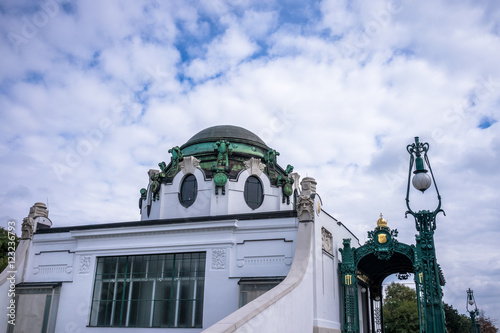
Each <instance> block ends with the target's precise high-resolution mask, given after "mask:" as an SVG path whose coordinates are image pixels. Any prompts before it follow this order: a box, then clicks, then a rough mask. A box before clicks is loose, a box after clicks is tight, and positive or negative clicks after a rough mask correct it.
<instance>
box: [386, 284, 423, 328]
mask: <svg viewBox="0 0 500 333" xmlns="http://www.w3.org/2000/svg"><path fill="white" fill-rule="evenodd" d="M385 291H386V294H385V299H384V307H383V311H384V326H385V332H386V333H418V332H419V323H418V308H417V294H416V292H415V290H413V289H411V288H410V287H407V286H405V285H403V284H399V283H395V282H392V283H391V284H390V285H389V286H388V287H387V288H386V290H385Z"/></svg>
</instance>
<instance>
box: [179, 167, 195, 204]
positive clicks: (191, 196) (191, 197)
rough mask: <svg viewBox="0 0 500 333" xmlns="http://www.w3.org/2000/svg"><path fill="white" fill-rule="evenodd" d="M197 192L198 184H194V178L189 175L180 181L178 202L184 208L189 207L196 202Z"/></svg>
mask: <svg viewBox="0 0 500 333" xmlns="http://www.w3.org/2000/svg"><path fill="white" fill-rule="evenodd" d="M197 192H198V183H197V182H196V177H195V176H194V175H193V174H191V175H187V176H186V177H185V178H184V180H183V181H182V185H181V193H180V202H181V205H183V206H184V207H189V206H191V205H192V204H193V203H194V201H195V200H196V194H197Z"/></svg>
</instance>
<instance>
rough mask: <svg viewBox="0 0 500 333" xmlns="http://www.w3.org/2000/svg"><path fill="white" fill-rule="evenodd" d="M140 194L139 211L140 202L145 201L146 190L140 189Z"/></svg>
mask: <svg viewBox="0 0 500 333" xmlns="http://www.w3.org/2000/svg"><path fill="white" fill-rule="evenodd" d="M140 192H141V197H140V198H139V209H142V202H143V201H144V200H146V198H147V194H148V190H146V189H145V188H141V191H140Z"/></svg>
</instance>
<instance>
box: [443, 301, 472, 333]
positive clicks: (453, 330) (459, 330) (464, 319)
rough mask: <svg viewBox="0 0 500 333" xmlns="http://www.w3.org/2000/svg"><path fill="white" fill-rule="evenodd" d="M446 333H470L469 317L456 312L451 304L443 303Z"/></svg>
mask: <svg viewBox="0 0 500 333" xmlns="http://www.w3.org/2000/svg"><path fill="white" fill-rule="evenodd" d="M443 308H444V315H445V317H446V329H447V330H448V333H470V329H471V327H470V317H468V316H466V315H464V314H460V313H458V311H457V310H456V309H454V308H453V306H451V305H448V304H446V303H443Z"/></svg>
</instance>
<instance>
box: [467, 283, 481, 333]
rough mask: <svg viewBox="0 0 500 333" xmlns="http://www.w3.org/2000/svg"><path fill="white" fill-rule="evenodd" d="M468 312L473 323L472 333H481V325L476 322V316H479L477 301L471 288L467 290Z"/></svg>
mask: <svg viewBox="0 0 500 333" xmlns="http://www.w3.org/2000/svg"><path fill="white" fill-rule="evenodd" d="M466 308H467V312H469V314H470V321H471V329H470V331H471V333H480V332H481V329H480V326H479V323H478V322H476V316H477V315H478V313H479V312H478V311H477V306H476V300H475V299H474V292H473V291H472V290H471V289H470V288H469V289H468V290H467V305H466Z"/></svg>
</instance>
